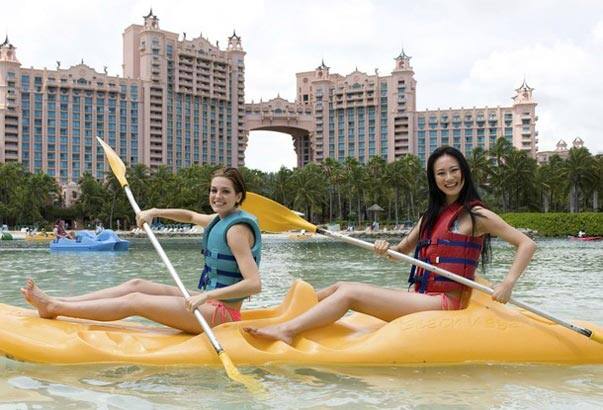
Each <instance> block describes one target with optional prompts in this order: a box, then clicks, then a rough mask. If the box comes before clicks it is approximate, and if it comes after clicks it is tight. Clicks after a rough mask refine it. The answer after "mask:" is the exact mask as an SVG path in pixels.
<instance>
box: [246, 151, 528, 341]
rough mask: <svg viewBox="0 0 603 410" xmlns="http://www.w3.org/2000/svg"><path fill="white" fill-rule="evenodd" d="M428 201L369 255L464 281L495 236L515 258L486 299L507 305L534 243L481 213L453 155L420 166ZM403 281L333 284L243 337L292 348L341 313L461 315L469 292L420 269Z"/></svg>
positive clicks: (460, 159) (464, 169) (464, 168)
mask: <svg viewBox="0 0 603 410" xmlns="http://www.w3.org/2000/svg"><path fill="white" fill-rule="evenodd" d="M427 182H428V187H429V198H428V206H427V210H426V211H425V212H424V213H423V216H422V217H421V219H420V220H419V222H418V223H417V225H416V226H415V227H414V228H413V229H412V230H411V231H410V233H409V234H408V235H407V236H406V237H405V238H404V239H402V241H400V242H399V243H398V244H397V245H395V246H390V245H389V244H388V243H387V242H386V241H384V240H378V241H376V242H375V252H376V253H377V254H378V255H386V252H387V250H388V249H392V250H394V251H396V252H400V253H409V252H410V251H411V250H412V249H415V259H421V260H423V261H428V263H430V264H432V265H436V266H438V267H440V268H442V269H446V270H448V271H451V272H453V273H456V274H457V275H461V276H463V277H466V278H468V279H474V272H475V269H476V267H477V266H478V261H479V260H480V257H481V259H482V263H484V262H487V261H488V260H489V255H490V246H489V238H490V235H496V236H497V237H498V238H501V239H503V240H504V241H506V242H508V243H509V244H511V245H513V246H514V247H515V248H516V249H517V251H516V254H515V260H514V261H513V263H512V264H511V267H510V268H509V271H508V273H507V275H506V277H505V279H504V280H503V281H502V282H501V283H499V284H497V285H496V286H494V293H493V294H492V298H493V299H494V300H497V301H498V302H501V303H506V302H507V301H508V300H509V298H510V297H511V292H512V290H513V287H514V285H515V282H516V281H517V279H518V278H519V276H520V275H521V273H522V272H523V271H524V269H525V268H526V266H527V265H528V263H529V262H530V260H531V258H532V255H533V254H534V251H535V249H536V245H535V243H534V242H533V241H532V240H531V239H530V238H528V237H527V236H526V235H524V234H523V233H521V232H519V231H518V230H517V229H515V228H513V227H512V226H510V225H509V224H507V223H506V222H505V221H504V220H503V219H502V218H501V217H500V216H498V215H497V214H495V213H494V212H492V211H490V210H489V209H487V208H486V207H485V206H484V205H483V203H482V202H481V200H480V197H479V194H478V192H477V190H476V188H475V185H474V184H473V179H472V177H471V171H470V168H469V165H468V163H467V160H466V159H465V157H464V156H463V154H462V153H461V152H460V151H458V150H457V149H455V148H452V147H448V146H444V147H440V148H438V149H436V150H435V151H434V152H433V153H432V154H431V155H430V157H429V159H428V161H427ZM408 281H409V282H410V284H411V286H412V285H414V289H413V290H412V291H405V290H400V289H389V288H382V287H378V286H374V285H369V284H365V283H357V282H337V283H335V284H333V285H331V286H329V287H327V288H326V289H323V290H321V291H319V292H317V298H318V301H319V302H318V304H316V305H314V306H313V307H312V308H311V309H309V310H307V311H305V312H304V313H302V314H301V315H299V316H297V317H295V318H293V319H291V320H289V321H287V322H284V323H279V324H276V325H273V326H268V327H249V328H246V329H245V330H246V331H248V332H249V333H250V334H252V335H254V336H257V337H261V338H266V339H272V340H280V341H283V342H285V343H288V344H292V343H293V341H294V338H295V336H296V335H298V334H300V333H301V332H304V331H306V330H310V329H314V328H317V327H321V326H326V325H329V324H331V323H333V322H335V321H336V320H338V319H340V318H341V317H342V316H343V315H345V314H346V313H347V312H348V310H350V309H351V310H354V311H356V312H361V313H365V314H368V315H372V316H375V317H378V318H379V319H382V320H385V321H392V320H394V319H397V318H399V317H401V316H404V315H408V314H410V313H415V312H421V311H428V310H457V309H461V308H462V301H463V299H464V294H465V293H466V292H470V291H471V289H470V288H468V287H466V286H464V285H461V284H459V283H457V282H454V281H451V280H448V279H446V278H444V277H441V276H438V275H437V274H435V273H433V272H429V271H426V270H424V269H422V268H415V267H414V266H413V267H412V269H411V271H410V276H409V279H408Z"/></svg>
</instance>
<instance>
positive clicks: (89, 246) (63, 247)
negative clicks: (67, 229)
mask: <svg viewBox="0 0 603 410" xmlns="http://www.w3.org/2000/svg"><path fill="white" fill-rule="evenodd" d="M129 245H130V241H126V240H123V239H121V238H120V237H119V236H117V234H116V233H115V232H113V230H111V229H104V230H103V231H101V232H100V233H98V234H95V233H94V232H91V231H78V232H77V233H76V235H75V239H68V238H60V239H55V240H53V241H52V242H50V250H51V251H109V252H112V251H127V250H128V247H129Z"/></svg>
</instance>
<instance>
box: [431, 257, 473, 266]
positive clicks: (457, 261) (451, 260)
mask: <svg viewBox="0 0 603 410" xmlns="http://www.w3.org/2000/svg"><path fill="white" fill-rule="evenodd" d="M435 262H436V263H455V264H459V265H471V266H476V267H477V265H478V261H476V260H473V259H465V258H451V257H448V256H436V259H435Z"/></svg>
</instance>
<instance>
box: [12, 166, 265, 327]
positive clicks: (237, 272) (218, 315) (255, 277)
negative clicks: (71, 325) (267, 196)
mask: <svg viewBox="0 0 603 410" xmlns="http://www.w3.org/2000/svg"><path fill="white" fill-rule="evenodd" d="M245 195H246V190H245V183H244V181H243V178H242V176H241V174H240V172H239V171H238V170H237V169H236V168H225V169H220V170H217V171H216V172H214V174H213V175H212V179H211V186H210V190H209V204H210V206H211V208H212V210H213V211H214V212H215V214H212V215H205V214H201V213H197V212H193V211H189V210H186V209H155V208H153V209H148V210H145V211H142V212H141V213H140V214H139V215H138V216H137V223H138V225H139V226H142V225H143V224H144V223H145V222H146V223H151V221H152V220H153V218H167V219H171V220H174V221H178V222H183V223H191V224H195V225H201V226H203V227H205V233H204V235H203V249H202V250H203V254H204V255H205V266H204V268H203V272H202V274H201V278H200V280H199V289H200V290H201V291H199V292H197V291H194V292H190V293H191V297H190V298H186V299H185V298H184V297H183V296H182V294H181V293H180V291H179V289H178V288H177V287H176V286H169V285H164V284H160V283H154V282H151V281H148V280H145V279H139V278H137V279H132V280H130V281H128V282H125V283H123V284H121V285H118V286H116V287H113V288H108V289H102V290H99V291H96V292H92V293H88V294H85V295H80V296H72V297H51V296H49V295H47V294H46V293H44V292H43V291H42V290H41V289H40V288H39V287H38V286H37V285H36V284H35V283H34V281H33V280H32V279H28V280H27V282H26V285H25V287H23V288H22V289H21V293H22V294H23V296H24V298H25V299H26V300H27V302H29V303H30V304H32V305H33V306H34V307H36V308H37V309H38V313H39V315H40V316H41V317H44V318H54V317H57V316H68V317H76V318H83V319H92V320H100V321H110V320H119V319H123V318H126V317H129V316H142V317H145V318H147V319H150V320H153V321H155V322H158V323H161V324H164V325H167V326H170V327H173V328H176V329H180V330H183V331H185V332H187V333H192V334H198V333H201V332H202V329H201V326H200V325H199V323H198V322H197V320H196V318H195V317H194V315H193V313H192V312H193V311H194V309H196V308H197V309H199V311H200V312H201V314H202V315H203V316H204V318H205V319H206V321H207V322H208V323H209V324H210V326H216V325H218V324H221V323H224V322H231V321H237V320H240V318H241V314H240V309H241V305H242V303H243V300H244V299H245V298H247V297H249V296H251V295H254V294H257V293H259V292H260V291H261V280H260V275H259V263H260V257H261V249H262V238H261V234H260V229H259V226H258V224H257V220H256V218H255V217H253V216H252V215H250V214H248V213H246V212H244V211H242V210H240V209H239V205H241V203H242V202H243V201H244V200H245Z"/></svg>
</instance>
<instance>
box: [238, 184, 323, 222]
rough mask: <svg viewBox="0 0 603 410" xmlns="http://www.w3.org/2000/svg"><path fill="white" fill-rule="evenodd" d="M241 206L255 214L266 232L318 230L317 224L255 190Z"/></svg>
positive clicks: (248, 194) (248, 193) (249, 193)
mask: <svg viewBox="0 0 603 410" xmlns="http://www.w3.org/2000/svg"><path fill="white" fill-rule="evenodd" d="M241 208H242V209H243V210H244V211H247V212H249V213H250V214H253V215H255V216H256V218H258V221H259V223H260V229H261V230H262V231H265V232H286V231H290V230H293V229H305V230H306V231H308V232H316V225H312V224H311V223H310V222H308V221H306V220H305V219H303V218H301V217H300V216H299V215H297V214H296V213H295V212H293V211H291V210H290V209H288V208H286V207H284V206H283V205H281V204H279V203H278V202H274V201H273V200H272V199H268V198H266V197H263V196H261V195H259V194H256V193H253V192H247V196H246V198H245V201H243V204H241Z"/></svg>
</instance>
